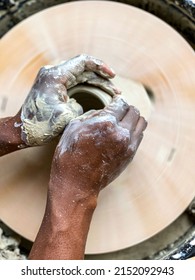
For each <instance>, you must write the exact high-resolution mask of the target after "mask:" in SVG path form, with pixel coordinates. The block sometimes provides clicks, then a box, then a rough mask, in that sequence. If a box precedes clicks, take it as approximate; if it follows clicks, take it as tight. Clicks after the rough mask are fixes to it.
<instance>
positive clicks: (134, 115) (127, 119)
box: [120, 106, 140, 132]
mask: <svg viewBox="0 0 195 280" xmlns="http://www.w3.org/2000/svg"><path fill="white" fill-rule="evenodd" d="M139 118H140V113H139V111H138V110H137V109H136V108H135V107H134V106H130V108H129V111H128V112H127V114H126V115H125V116H124V118H123V119H122V120H121V122H120V125H121V126H122V127H124V128H126V129H128V130H129V131H130V132H131V131H133V130H135V128H136V125H137V122H138V120H139Z"/></svg>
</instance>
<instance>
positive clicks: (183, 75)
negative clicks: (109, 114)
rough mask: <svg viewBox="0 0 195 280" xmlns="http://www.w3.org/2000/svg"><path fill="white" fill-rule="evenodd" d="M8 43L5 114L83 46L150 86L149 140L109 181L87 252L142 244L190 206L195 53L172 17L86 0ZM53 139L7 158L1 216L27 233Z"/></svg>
mask: <svg viewBox="0 0 195 280" xmlns="http://www.w3.org/2000/svg"><path fill="white" fill-rule="evenodd" d="M121 15H122V16H121ZM0 53H1V54H3V55H1V57H0V73H1V75H0V92H1V96H0V102H1V103H0V109H1V112H0V113H1V114H0V116H1V117H4V116H8V115H13V114H15V113H16V112H17V111H18V110H19V108H20V106H21V104H22V102H23V100H24V99H25V97H26V94H27V93H28V91H29V89H30V87H31V85H32V82H33V80H34V77H35V75H36V73H37V71H38V69H39V68H40V67H41V66H42V65H45V64H50V63H53V62H58V61H60V60H62V59H68V58H70V57H73V56H75V55H77V54H79V53H89V54H91V55H94V56H96V57H99V58H101V59H103V60H104V61H105V62H107V63H108V64H109V65H111V66H112V67H113V68H114V69H116V72H117V75H119V76H121V77H124V78H126V79H134V80H136V81H138V82H141V83H144V84H145V85H146V86H148V87H149V88H150V89H152V92H153V95H154V96H153V101H152V104H153V110H152V111H151V115H150V118H149V125H148V128H147V130H146V133H145V137H144V140H143V142H142V144H141V146H140V148H139V150H138V152H137V155H136V157H135V159H134V161H133V163H132V164H131V165H130V166H129V167H128V169H127V170H126V171H125V172H124V173H123V174H122V175H121V176H120V177H119V178H118V179H117V180H116V181H115V182H113V183H112V184H111V186H109V187H108V188H106V189H105V190H103V191H102V193H101V195H100V197H99V203H98V207H97V209H96V211H95V214H94V217H93V221H92V224H91V227H90V232H89V236H88V240H87V248H86V252H87V253H104V252H111V251H115V250H120V249H123V248H126V247H130V246H133V245H135V244H138V243H140V242H141V241H143V240H146V239H148V238H149V237H151V236H153V235H155V234H156V233H158V232H159V231H161V230H162V229H164V228H165V227H166V226H168V225H169V224H170V223H171V222H173V221H174V220H175V219H176V218H177V217H178V216H179V215H180V214H181V213H182V212H183V211H184V210H185V209H186V207H187V206H188V205H189V203H190V202H191V200H192V199H193V198H194V196H195V183H194V182H195V173H194V163H195V146H194V137H195V130H194V121H195V110H194V108H195V94H194V89H195V74H194V69H195V57H194V52H193V50H192V49H191V48H190V46H189V45H188V44H187V43H186V41H185V40H184V39H183V38H182V37H181V36H180V35H178V34H177V33H176V32H175V31H174V30H173V29H172V28H171V27H169V26H168V25H166V24H165V23H164V22H162V21H160V20H159V19H157V18H156V17H154V16H152V15H150V14H148V13H146V12H143V11H141V10H139V9H136V8H133V7H131V6H127V5H124V4H119V3H112V2H105V1H103V2H100V1H98V2H95V1H92V2H90V1H88V2H80V1H79V2H76V3H69V4H64V5H61V6H56V7H53V8H51V9H48V10H45V11H43V12H41V13H38V14H36V15H34V16H32V17H31V18H29V19H27V20H25V21H23V22H22V23H21V24H19V25H18V26H17V27H15V28H14V29H12V30H11V31H10V32H9V33H8V34H7V35H6V36H4V37H3V39H2V40H1V41H0ZM129 94H131V93H129ZM54 148H55V143H54V144H50V145H48V146H46V147H38V148H32V149H28V150H24V151H20V152H16V153H13V154H11V155H8V156H6V157H3V158H1V159H0V166H1V169H0V218H1V219H2V220H3V221H4V222H5V223H6V224H8V225H9V226H10V227H11V228H13V229H14V230H15V231H16V232H18V233H19V234H21V235H22V236H24V237H25V238H27V239H29V240H34V238H35V236H36V233H37V231H38V228H39V225H40V223H41V219H42V216H43V211H44V206H45V199H46V189H47V184H48V180H49V171H50V164H51V160H52V151H53V150H54Z"/></svg>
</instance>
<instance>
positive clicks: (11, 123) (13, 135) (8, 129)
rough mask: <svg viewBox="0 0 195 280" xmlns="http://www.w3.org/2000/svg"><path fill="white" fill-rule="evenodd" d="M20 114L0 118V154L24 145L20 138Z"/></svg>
mask: <svg viewBox="0 0 195 280" xmlns="http://www.w3.org/2000/svg"><path fill="white" fill-rule="evenodd" d="M20 123H21V119H20V115H19V114H18V115H16V116H14V117H7V118H3V119H0V156H3V155H5V154H8V153H11V152H14V151H16V150H19V149H21V148H24V147H26V145H25V143H24V142H23V141H22V140H21V128H20V126H19V124H20Z"/></svg>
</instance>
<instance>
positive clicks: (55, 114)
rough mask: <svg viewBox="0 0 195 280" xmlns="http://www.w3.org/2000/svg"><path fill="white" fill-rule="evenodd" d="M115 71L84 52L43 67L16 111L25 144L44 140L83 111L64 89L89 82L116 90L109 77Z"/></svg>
mask: <svg viewBox="0 0 195 280" xmlns="http://www.w3.org/2000/svg"><path fill="white" fill-rule="evenodd" d="M114 75H115V74H114V72H113V71H112V70H111V69H110V68H109V67H108V66H107V65H106V64H105V63H104V62H103V61H101V60H99V59H96V58H94V57H92V56H88V55H84V54H83V55H79V56H76V57H74V58H72V59H70V60H68V61H65V62H62V63H60V64H58V65H56V66H45V67H42V68H41V70H40V71H39V73H38V75H37V77H36V80H35V82H34V85H33V87H32V89H31V91H30V93H29V94H28V96H27V98H26V100H25V101H24V104H23V106H22V109H21V110H20V111H19V113H18V114H17V115H18V117H20V119H21V131H22V133H21V138H22V140H23V142H24V143H25V144H26V145H28V146H36V145H43V144H46V143H47V142H49V141H50V140H52V139H53V138H54V137H56V136H58V135H59V134H60V133H62V131H63V130H64V128H65V126H66V125H67V124H68V123H69V121H70V120H71V119H74V118H75V117H77V116H79V115H81V114H82V113H83V111H82V107H81V106H80V105H79V104H78V103H77V102H76V101H75V100H74V99H69V98H68V95H67V89H69V88H71V87H73V86H75V85H77V84H79V83H88V84H92V85H95V86H97V87H100V88H102V89H103V90H104V91H106V92H108V93H109V94H110V95H112V96H113V95H115V94H117V93H119V92H118V90H117V89H116V88H115V87H114V85H113V84H112V83H111V82H110V80H109V79H110V78H113V77H114Z"/></svg>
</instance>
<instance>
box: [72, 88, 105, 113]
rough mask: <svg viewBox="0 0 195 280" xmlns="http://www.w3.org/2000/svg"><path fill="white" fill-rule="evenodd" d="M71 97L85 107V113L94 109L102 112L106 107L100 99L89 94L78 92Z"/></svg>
mask: <svg viewBox="0 0 195 280" xmlns="http://www.w3.org/2000/svg"><path fill="white" fill-rule="evenodd" d="M71 97H72V98H74V99H75V100H76V101H77V102H78V103H79V104H80V105H81V106H82V107H83V111H84V113H85V112H87V111H89V110H92V109H95V110H100V109H103V108H104V107H105V105H104V103H103V102H102V101H101V100H100V99H99V98H98V97H96V96H95V95H92V94H91V93H88V92H77V93H75V94H73V95H72V96H71Z"/></svg>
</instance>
